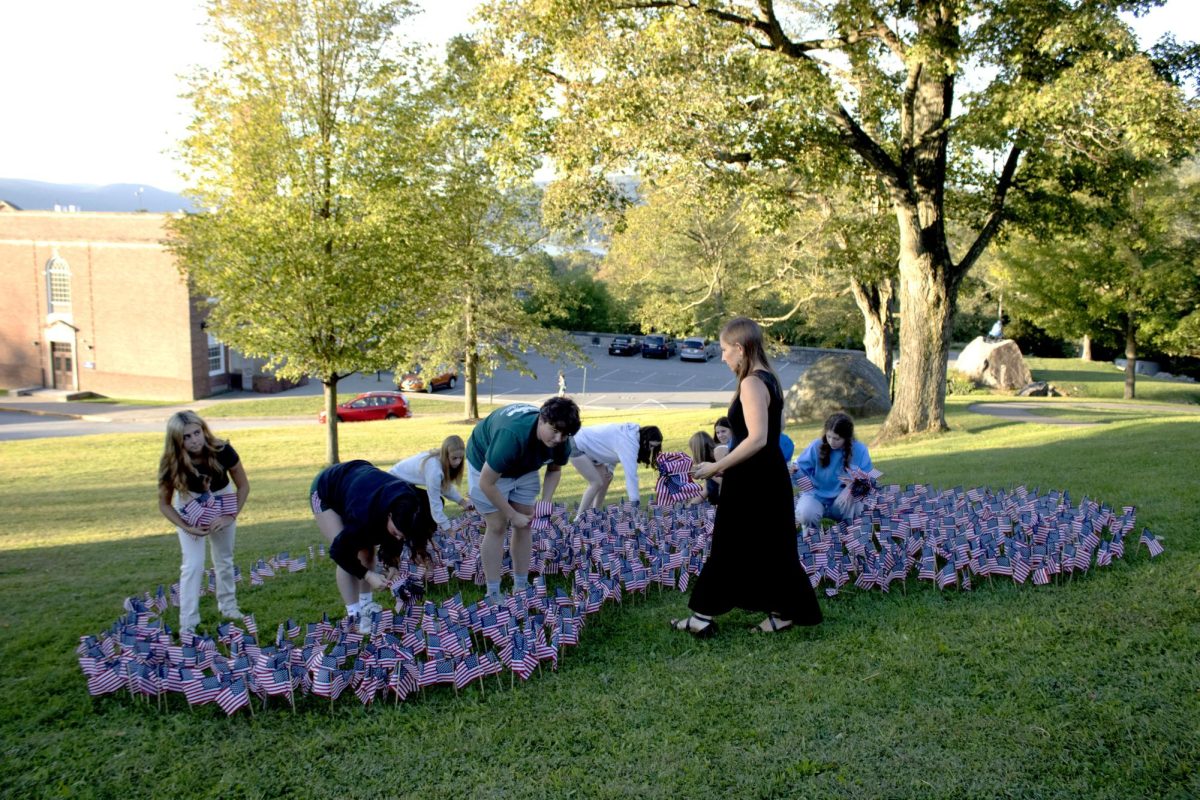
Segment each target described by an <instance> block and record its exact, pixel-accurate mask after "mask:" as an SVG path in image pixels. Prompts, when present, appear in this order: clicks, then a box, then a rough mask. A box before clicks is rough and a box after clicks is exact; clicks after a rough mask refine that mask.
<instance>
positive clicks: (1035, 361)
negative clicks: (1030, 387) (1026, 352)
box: [1025, 358, 1200, 403]
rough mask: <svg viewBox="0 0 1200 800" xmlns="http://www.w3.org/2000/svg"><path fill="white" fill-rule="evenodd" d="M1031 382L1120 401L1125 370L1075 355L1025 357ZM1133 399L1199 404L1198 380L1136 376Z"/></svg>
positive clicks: (1076, 395)
mask: <svg viewBox="0 0 1200 800" xmlns="http://www.w3.org/2000/svg"><path fill="white" fill-rule="evenodd" d="M1025 363H1026V364H1028V365H1029V370H1030V371H1031V372H1032V373H1033V379H1034V380H1035V381H1048V382H1050V383H1052V384H1054V386H1055V387H1056V388H1057V389H1058V390H1059V391H1060V392H1062V393H1063V394H1064V395H1067V396H1069V397H1089V398H1093V399H1097V400H1120V399H1122V398H1123V397H1124V396H1125V373H1124V372H1123V371H1122V370H1119V369H1117V368H1116V367H1114V366H1113V365H1112V364H1110V363H1108V362H1107V361H1082V360H1080V359H1078V358H1026V359H1025ZM1134 393H1135V394H1136V397H1137V400H1152V401H1155V402H1159V403H1200V383H1186V382H1182V381H1173V380H1164V379H1161V378H1148V377H1146V376H1145V375H1138V376H1137V381H1136V383H1135V386H1134Z"/></svg>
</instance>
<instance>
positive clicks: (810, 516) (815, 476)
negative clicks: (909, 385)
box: [792, 411, 873, 526]
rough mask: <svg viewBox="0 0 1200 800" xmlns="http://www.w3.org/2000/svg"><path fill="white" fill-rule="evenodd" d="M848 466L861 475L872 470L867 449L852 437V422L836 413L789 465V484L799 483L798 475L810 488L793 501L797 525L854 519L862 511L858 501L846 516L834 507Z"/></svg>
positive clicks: (843, 415) (840, 413)
mask: <svg viewBox="0 0 1200 800" xmlns="http://www.w3.org/2000/svg"><path fill="white" fill-rule="evenodd" d="M849 467H858V468H859V469H861V470H862V471H863V472H870V471H871V470H872V468H873V467H872V465H871V454H870V453H869V452H868V451H867V446H866V445H865V444H863V443H862V442H860V441H858V440H856V439H855V438H854V420H852V419H850V416H849V415H848V414H843V413H842V412H840V411H839V412H837V413H834V414H831V415H830V416H829V419H827V420H825V429H824V432H823V433H822V434H821V437H820V438H819V439H815V440H814V441H813V442H812V444H810V445H809V446H808V447H806V448H804V452H803V453H801V454H800V455H799V457H797V458H796V460H795V461H794V462H793V463H792V481H793V482H799V481H800V479H801V476H804V477H807V478H808V479H809V480H810V481H811V482H812V489H810V490H808V491H805V492H804V493H803V494H801V495H800V496H799V497H798V498H796V524H797V525H801V526H808V525H816V524H819V523H820V522H821V518H822V517H829V518H830V519H835V520H850V519H853V518H854V517H856V516H858V514H859V513H860V512H861V511H862V503H861V501H860V502H856V503H855V504H854V505H853V506H852V507H851V508H850V509H849V511H848V512H847V513H843V512H842V509H840V508H839V507H837V506H836V505H835V504H834V500H836V499H837V496H838V495H839V494H841V492H842V489H844V488H845V484H844V483H843V482H842V481H841V478H842V477H843V476H845V475H846V470H847V469H848V468H849Z"/></svg>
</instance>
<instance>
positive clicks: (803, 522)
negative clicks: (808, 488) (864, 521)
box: [796, 492, 863, 527]
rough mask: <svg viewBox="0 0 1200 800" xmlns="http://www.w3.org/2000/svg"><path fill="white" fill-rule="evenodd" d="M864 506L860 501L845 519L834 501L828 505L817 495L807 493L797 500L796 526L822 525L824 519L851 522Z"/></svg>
mask: <svg viewBox="0 0 1200 800" xmlns="http://www.w3.org/2000/svg"><path fill="white" fill-rule="evenodd" d="M862 505H863V504H862V501H861V500H859V501H858V502H856V503H855V504H854V506H853V507H852V508H851V509H850V513H849V514H847V515H846V516H845V517H843V516H842V512H841V511H840V510H838V507H837V506H835V505H834V504H833V501H832V500H830V501H829V503H828V504H826V503H824V502H823V501H822V500H821V498H819V497H817V495H816V494H815V493H813V492H805V493H804V494H802V495H800V496H799V497H797V498H796V524H797V525H799V526H801V527H808V526H809V525H820V524H821V518H822V517H829V518H830V519H832V520H842V519H846V520H851V519H854V518H855V517H857V516H858V515H859V514H861V513H862Z"/></svg>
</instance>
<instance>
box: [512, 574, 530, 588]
mask: <svg viewBox="0 0 1200 800" xmlns="http://www.w3.org/2000/svg"><path fill="white" fill-rule="evenodd" d="M528 588H529V576H528V575H513V591H514V592H523V591H525V590H526V589H528Z"/></svg>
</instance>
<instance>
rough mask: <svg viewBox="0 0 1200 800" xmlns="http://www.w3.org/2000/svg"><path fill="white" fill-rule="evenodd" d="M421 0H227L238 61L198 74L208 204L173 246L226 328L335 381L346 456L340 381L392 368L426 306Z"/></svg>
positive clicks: (195, 138)
mask: <svg viewBox="0 0 1200 800" xmlns="http://www.w3.org/2000/svg"><path fill="white" fill-rule="evenodd" d="M411 11H412V6H411V4H410V3H408V2H407V0H391V1H387V2H385V1H384V0H329V1H328V2H325V3H321V4H319V5H314V4H311V3H307V2H296V1H295V0H271V1H270V2H264V1H262V0H213V2H211V3H210V4H209V21H210V27H211V30H212V34H213V37H214V39H215V41H216V42H217V43H218V44H219V45H220V46H221V48H222V50H223V52H224V62H223V63H222V64H221V66H220V67H219V68H218V69H216V70H212V71H199V72H197V73H196V74H195V75H194V76H193V78H192V81H191V94H190V98H191V100H192V103H193V106H194V110H195V116H194V118H193V121H192V124H191V126H190V128H189V134H188V136H187V137H186V139H185V140H184V141H183V142H182V144H181V148H180V149H181V153H182V156H183V158H184V160H185V161H186V163H187V164H188V165H189V166H190V174H189V176H188V177H189V189H188V193H189V195H191V196H192V197H194V198H195V201H196V205H197V206H198V207H201V208H205V209H207V210H206V211H205V212H203V213H197V214H192V215H188V216H185V217H182V218H180V219H177V220H175V221H174V223H173V225H172V232H173V239H172V241H171V246H172V247H173V248H174V251H175V253H176V255H177V256H178V259H179V265H180V269H181V271H183V272H184V274H185V275H186V276H187V278H188V280H189V281H190V282H191V285H192V287H193V288H194V290H195V291H196V292H197V293H199V294H200V295H203V296H207V297H209V298H211V303H212V310H211V312H210V315H209V325H210V327H211V329H212V331H213V332H214V334H215V335H216V336H217V337H218V338H219V339H220V340H221V341H223V342H225V343H226V344H228V345H230V346H232V347H234V348H236V349H238V350H240V351H242V352H243V353H246V354H248V355H250V356H256V357H265V358H268V359H270V361H269V366H270V367H271V368H273V369H274V370H275V371H276V372H277V373H278V374H279V375H281V376H283V377H287V378H297V377H300V376H303V375H312V376H317V377H319V378H320V379H321V380H322V381H323V382H324V384H325V387H326V411H327V414H328V418H329V441H328V448H327V457H328V459H329V461H330V462H331V463H332V462H336V461H337V460H338V451H337V427H336V420H337V418H336V415H335V414H334V405H335V403H336V387H337V382H338V380H339V379H340V378H342V377H344V376H345V375H347V374H349V373H352V372H354V371H357V370H372V369H379V368H384V367H390V366H392V365H391V364H388V363H385V361H384V356H383V354H384V352H385V347H384V346H388V347H396V346H398V341H399V340H405V339H407V338H410V337H411V336H412V335H414V333H413V325H412V324H411V318H410V316H409V314H407V313H406V311H407V309H409V308H411V307H412V306H413V305H414V304H415V305H420V304H421V295H422V290H423V286H424V284H425V282H426V281H425V277H426V273H425V271H423V270H422V269H421V262H422V259H421V252H422V248H421V239H420V237H419V236H414V235H413V234H414V231H416V230H417V229H418V226H417V221H418V220H419V219H420V218H421V198H422V196H423V194H424V192H423V187H424V185H425V183H426V179H425V178H424V176H423V171H424V169H425V168H424V163H423V161H424V160H423V153H422V151H421V147H420V146H419V145H420V142H419V141H418V140H417V138H416V134H415V133H414V132H415V131H419V130H420V129H421V127H422V126H421V124H420V120H421V119H422V118H423V115H424V113H425V112H424V110H423V108H422V106H421V103H420V102H419V99H418V98H419V93H418V92H417V91H416V88H417V87H416V86H415V85H414V82H415V81H416V80H417V76H416V74H415V73H414V71H413V70H412V64H413V63H414V61H413V59H412V58H411V53H406V52H405V51H404V50H403V48H402V46H401V43H400V42H399V41H398V40H397V38H396V37H397V32H398V26H399V25H400V23H401V22H402V21H403V20H404V19H405V18H406V17H407V16H408V15H409V14H410V13H411Z"/></svg>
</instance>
